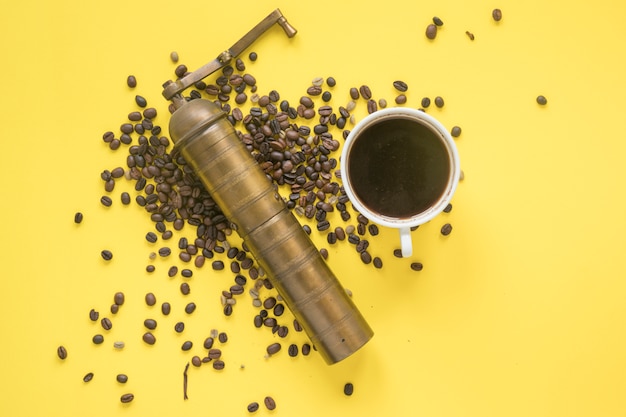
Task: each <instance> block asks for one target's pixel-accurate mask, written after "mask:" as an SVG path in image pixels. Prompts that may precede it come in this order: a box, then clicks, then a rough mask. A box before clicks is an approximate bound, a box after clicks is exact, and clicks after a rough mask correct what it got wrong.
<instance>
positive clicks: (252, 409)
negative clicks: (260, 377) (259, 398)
mask: <svg viewBox="0 0 626 417" xmlns="http://www.w3.org/2000/svg"><path fill="white" fill-rule="evenodd" d="M258 409H259V403H258V402H256V401H253V402H251V403H250V404H248V412H249V413H254V412H255V411H257V410H258Z"/></svg>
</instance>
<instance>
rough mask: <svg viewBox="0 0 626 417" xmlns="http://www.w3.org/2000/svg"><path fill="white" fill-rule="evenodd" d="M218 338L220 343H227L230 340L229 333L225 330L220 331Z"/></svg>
mask: <svg viewBox="0 0 626 417" xmlns="http://www.w3.org/2000/svg"><path fill="white" fill-rule="evenodd" d="M217 340H219V341H220V343H226V342H228V335H227V334H226V333H225V332H220V333H219V334H218V335H217Z"/></svg>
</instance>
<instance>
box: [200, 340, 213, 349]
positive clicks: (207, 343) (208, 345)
mask: <svg viewBox="0 0 626 417" xmlns="http://www.w3.org/2000/svg"><path fill="white" fill-rule="evenodd" d="M213 343H214V339H213V338H212V337H207V338H206V339H204V343H203V345H202V346H204V348H205V349H207V350H209V349H211V348H212V347H213Z"/></svg>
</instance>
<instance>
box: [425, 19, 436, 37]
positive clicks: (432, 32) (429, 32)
mask: <svg viewBox="0 0 626 417" xmlns="http://www.w3.org/2000/svg"><path fill="white" fill-rule="evenodd" d="M426 37H427V38H428V39H430V40H433V39H435V38H436V37H437V26H436V25H434V24H432V23H431V24H430V25H428V26H426Z"/></svg>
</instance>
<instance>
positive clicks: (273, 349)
mask: <svg viewBox="0 0 626 417" xmlns="http://www.w3.org/2000/svg"><path fill="white" fill-rule="evenodd" d="M281 348H282V346H281V345H280V343H272V344H271V345H269V346H268V347H267V349H266V351H267V354H268V355H270V356H271V355H274V354H276V353H278V352H279V351H280V349H281Z"/></svg>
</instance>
